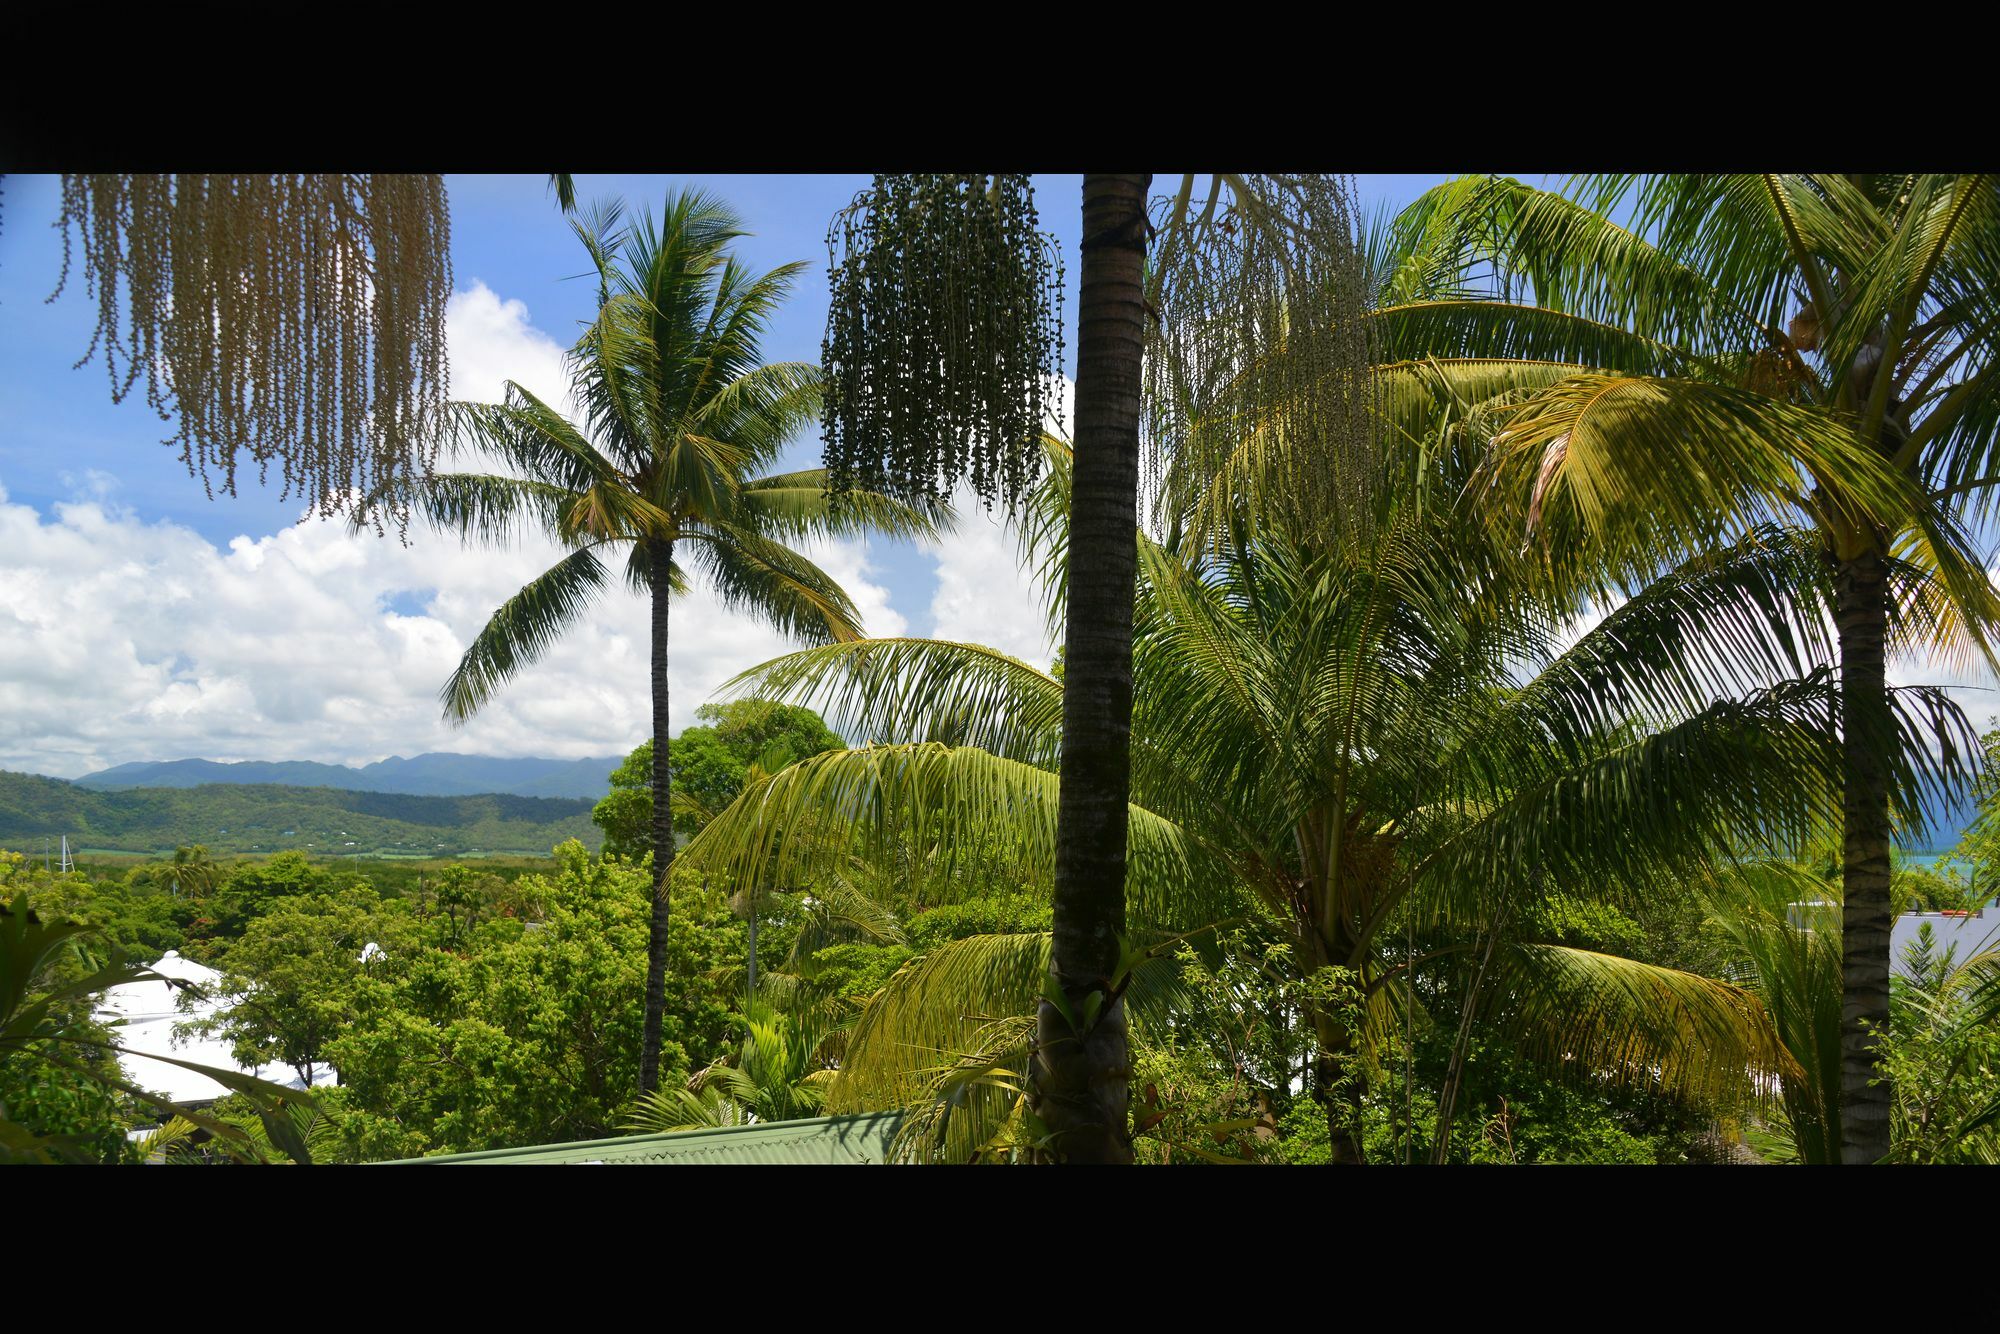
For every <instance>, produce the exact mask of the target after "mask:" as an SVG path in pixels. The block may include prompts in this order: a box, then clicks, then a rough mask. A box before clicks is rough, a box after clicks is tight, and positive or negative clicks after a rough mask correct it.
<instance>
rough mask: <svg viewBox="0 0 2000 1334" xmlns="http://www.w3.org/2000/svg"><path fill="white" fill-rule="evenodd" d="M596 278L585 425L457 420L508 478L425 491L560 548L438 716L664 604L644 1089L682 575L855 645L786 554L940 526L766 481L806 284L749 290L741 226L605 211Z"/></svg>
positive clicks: (515, 392)
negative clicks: (616, 571)
mask: <svg viewBox="0 0 2000 1334" xmlns="http://www.w3.org/2000/svg"><path fill="white" fill-rule="evenodd" d="M575 230H576V233H577V236H578V238H579V239H580V240H581V241H582V242H583V245H584V247H585V249H586V250H587V251H588V252H589V254H590V257H591V260H592V263H593V265H594V267H595V269H596V271H597V276H598V293H599V305H600V309H599V312H598V315H597V318H596V319H595V320H594V321H593V322H592V323H591V324H590V325H589V327H588V328H587V329H586V330H585V331H584V334H583V336H582V338H581V340H580V341H579V342H578V343H577V345H576V347H575V348H574V349H572V352H571V355H570V367H571V391H572V393H573V395H574V397H575V400H576V402H577V404H578V405H579V407H580V409H581V413H582V417H583V421H584V426H583V427H582V428H579V427H577V426H575V425H573V424H572V423H571V422H570V421H569V420H568V419H567V418H566V417H564V416H563V414H562V413H561V412H560V411H558V410H557V409H556V408H554V407H552V406H550V405H549V404H547V403H544V402H542V401H541V400H540V399H538V398H536V397H535V396H534V395H533V394H531V393H529V392H528V391H526V390H524V389H522V388H521V387H520V386H519V385H514V384H511V383H510V384H509V386H508V390H507V401H506V402H505V403H504V404H493V405H470V404H468V405H461V406H459V408H458V410H457V416H456V419H455V420H456V423H457V426H458V432H459V434H458V439H459V441H460V442H461V443H462V444H464V445H466V446H469V447H470V448H471V449H472V450H474V451H475V452H478V453H483V454H485V455H487V456H488V457H490V458H492V459H493V460H494V461H495V463H497V464H499V465H501V470H499V471H495V472H493V473H485V474H479V473H454V474H448V475H438V476H435V477H431V478H428V479H426V480H425V481H424V482H423V483H422V484H421V485H420V486H418V487H417V488H416V489H415V493H414V494H415V501H414V503H415V505H416V507H417V509H418V512H420V513H421V514H423V515H424V516H425V517H427V518H428V519H430V520H431V521H432V522H434V523H436V524H438V525H440V526H442V527H444V528H446V529H448V530H450V531H454V532H456V533H458V534H459V535H460V536H461V537H463V538H465V539H467V540H481V541H505V540H509V539H511V538H512V537H513V536H514V535H515V534H517V533H518V532H520V531H522V530H523V529H532V530H534V531H536V532H539V533H542V534H545V535H547V536H550V537H553V538H555V539H556V540H557V541H558V542H560V543H561V544H562V545H563V546H564V547H565V548H566V549H567V551H568V554H567V555H565V556H564V557H563V558H562V559H561V560H560V561H558V562H557V563H556V564H555V565H554V566H552V567H551V568H550V569H549V570H548V571H547V572H546V573H544V574H542V575H540V576H538V577H536V578H535V579H534V580H533V581H531V582H530V583H529V584H528V585H527V586H526V587H525V588H523V589H522V590H521V591H520V592H519V593H517V594H516V595H515V596H514V597H512V598H510V599H509V600H508V601H507V602H506V603H505V604H504V605H503V606H502V607H501V608H500V609H499V610H498V611H496V612H495V613H494V615H493V618H492V619H491V620H490V621H489V622H488V623H487V625H486V627H485V628H484V629H483V630H481V631H480V632H479V634H478V635H477V636H476V637H475V638H474V640H473V642H472V644H471V646H470V647H469V648H468V649H467V650H466V652H465V656H464V658H463V659H462V660H461V662H460V663H459V666H458V670H457V671H455V672H454V673H453V674H452V677H451V680H450V681H449V682H448V683H447V685H446V686H445V689H444V701H445V711H446V714H447V715H448V716H450V717H452V718H454V719H459V720H463V719H465V718H467V717H470V716H471V715H472V714H473V713H474V712H476V711H477V710H478V709H479V708H480V706H481V705H483V704H484V703H485V702H486V700H487V699H488V698H490V696H491V695H492V693H493V692H494V691H495V690H497V689H498V688H499V687H500V686H501V684H502V683H503V682H505V681H506V680H507V679H508V678H509V677H511V676H513V675H514V673H515V672H517V671H519V670H520V669H521V668H522V667H524V666H526V665H527V664H529V663H530V662H532V661H534V659H535V658H536V657H538V656H539V655H540V653H541V652H542V650H544V649H545V648H546V647H547V646H548V645H549V644H550V643H552V642H553V641H554V640H555V639H556V637H557V636H559V635H560V634H561V632H562V630H563V629H564V627H566V626H567V625H569V624H571V623H573V622H574V621H575V620H576V619H577V618H578V617H579V616H581V615H582V614H583V613H584V611H585V610H586V608H587V607H588V606H589V604H590V603H591V601H592V600H593V599H594V598H595V597H596V596H597V595H598V594H600V593H602V592H603V591H604V590H605V588H606V587H608V586H609V584H610V582H611V580H612V577H613V576H612V573H611V571H610V570H609V568H608V567H607V566H606V564H605V563H604V557H605V555H607V554H610V553H611V552H612V551H615V550H623V551H624V552H625V553H626V557H627V559H626V565H625V571H624V573H625V579H626V581H627V583H628V584H630V585H631V586H632V587H633V588H634V589H637V590H639V591H641V592H642V593H644V594H645V595H646V596H647V597H648V598H649V599H650V600H651V603H652V626H653V630H652V636H653V646H652V677H653V686H652V696H653V697H652V709H653V739H652V740H653V754H652V762H653V775H652V790H653V794H654V812H653V843H654V846H655V848H656V849H658V850H659V851H658V852H657V853H656V855H655V858H654V864H653V890H654V905H653V911H652V924H651V927H650V933H651V944H650V946H649V965H648V977H647V985H646V996H645V1003H644V1006H643V1012H644V1015H645V1041H644V1048H643V1052H642V1055H641V1059H640V1063H639V1071H638V1074H639V1085H640V1089H641V1091H642V1092H643V1091H648V1090H651V1089H652V1088H654V1087H655V1086H656V1085H657V1083H658V1076H659V1064H660V1052H661V1043H662V1041H663V1035H662V1022H663V1016H664V1013H665V1005H666V982H665V969H666V963H667V954H668V932H669V929H670V928H669V911H668V907H669V887H670V885H671V881H672V864H673V855H672V848H671V846H669V845H670V844H671V842H672V833H671V817H670V813H669V810H668V794H670V793H671V791H672V788H673V783H672V765H671V756H670V748H669V741H668V736H667V719H668V716H669V715H668V704H669V701H668V693H667V685H668V683H667V663H668V626H669V607H670V604H671V601H672V599H673V597H674V596H675V595H676V594H678V593H683V592H685V591H687V589H688V587H689V579H688V575H689V567H690V566H691V567H692V568H693V569H695V570H698V571H700V572H701V573H702V574H703V575H705V576H706V577H707V579H708V581H709V582H710V584H711V585H712V587H713V589H714V591H715V592H716V594H717V595H718V596H719V597H720V598H721V599H722V601H723V602H724V603H725V604H726V605H728V606H731V607H734V608H737V609H741V610H744V611H747V612H751V613H754V614H756V615H759V616H761V617H763V618H765V619H767V620H769V621H770V622H772V623H773V624H774V625H776V626H777V627H778V628H779V629H781V630H783V631H785V632H786V633H788V634H792V635H796V636H798V637H800V638H802V639H805V640H807V641H816V642H826V641H829V640H843V639H852V638H855V637H856V636H857V635H859V633H860V625H859V616H858V614H857V613H856V612H855V609H854V606H853V603H852V602H851V601H850V600H849V599H848V597H847V595H846V593H844V592H843V591H842V590H841V589H840V587H839V585H838V584H836V583H835V582H834V581H833V579H832V578H831V577H830V576H828V575H827V574H826V572H825V571H823V570H821V569H820V568H819V567H818V566H817V565H815V564H813V563H812V562H811V561H810V560H808V559H806V558H805V557H804V556H802V555H800V554H799V552H798V551H796V550H795V549H793V548H792V547H791V546H789V545H787V543H789V542H793V541H798V540H802V539H807V538H812V537H826V536H844V535H852V534H861V533H878V532H879V533H888V534H891V535H895V536H904V537H928V536H933V535H935V534H936V533H937V531H938V522H939V520H940V519H941V518H942V517H943V512H942V511H941V510H937V509H932V508H919V507H915V506H912V505H908V504H904V503H902V502H901V501H899V500H895V499H892V498H890V497H887V496H883V495H878V494H872V493H867V492H854V493H849V494H848V495H846V496H844V497H843V498H842V499H841V500H840V501H839V502H838V503H834V502H831V501H830V500H829V499H828V497H827V496H826V494H825V478H824V476H823V474H822V473H820V472H818V471H808V472H796V473H786V474H777V475H768V476H759V475H758V473H759V471H760V470H761V469H763V468H765V467H768V466H769V465H770V464H771V463H773V462H774V461H775V460H776V458H777V456H778V453H779V451H780V450H781V449H782V448H783V446H784V445H785V443H786V442H787V441H788V440H789V439H790V438H791V436H792V435H793V434H794V433H795V432H796V431H797V430H798V429H799V428H801V427H803V426H805V425H807V424H809V423H810V422H811V421H812V420H813V419H814V418H815V417H816V416H817V413H818V409H819V394H820V379H819V375H818V372H817V371H816V369H815V368H813V367H811V366H808V365H798V364H791V363H781V364H774V365H761V364H759V359H758V345H759V342H760V340H761V336H762V334H763V331H764V327H765V325H766V323H767V322H768V320H769V319H770V317H771V314H772V313H773V312H774V311H775V310H776V309H777V307H778V305H779V303H780V302H781V301H782V300H783V298H784V296H785V294H786V292H787V291H788V290H789V288H790V285H791V282H792V280H793V278H794V277H795V276H796V275H797V273H798V271H799V269H800V267H801V266H799V265H796V264H793V265H786V266H784V267H781V268H779V269H777V270H774V271H773V272H771V273H768V274H764V275H761V276H754V275H752V274H751V273H749V272H748V271H747V270H746V269H744V268H743V266H742V265H741V264H740V263H738V262H737V261H735V260H734V259H731V258H729V256H728V255H727V253H726V252H727V247H728V244H729V242H730V241H732V240H734V239H735V238H736V237H738V236H740V235H741V234H742V230H741V226H740V224H739V223H738V222H737V220H736V218H735V216H734V215H733V214H731V213H730V212H729V211H728V210H727V209H725V208H724V207H723V206H722V205H721V204H719V203H717V202H715V201H714V200H712V199H710V198H708V197H707V196H705V195H702V194H700V193H698V192H687V193H683V194H680V195H677V196H675V197H673V198H671V199H669V200H668V201H667V206H666V210H665V214H664V217H663V219H662V220H661V222H660V223H659V224H657V225H656V224H655V223H654V222H653V221H652V220H651V218H647V219H644V220H642V221H641V222H640V223H638V224H637V225H635V226H633V227H630V228H625V227H622V226H621V225H620V222H619V213H618V210H616V209H615V208H608V209H601V210H599V211H598V212H597V213H596V214H595V215H594V216H593V217H591V218H590V219H588V220H587V221H584V222H581V223H578V224H576V225H575Z"/></svg>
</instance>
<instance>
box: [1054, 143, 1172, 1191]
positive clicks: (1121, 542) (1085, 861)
mask: <svg viewBox="0 0 2000 1334" xmlns="http://www.w3.org/2000/svg"><path fill="white" fill-rule="evenodd" d="M1152 179H1153V178H1152V176H1151V175H1150V174H1146V175H1129V176H1114V175H1101V174H1098V175H1088V176H1085V177H1084V178H1083V243H1082V246H1081V250H1082V255H1083V259H1082V265H1081V268H1082V275H1081V278H1080V281H1079V284H1078V294H1079V295H1078V298H1077V348H1076V462H1075V473H1074V478H1073V483H1072V492H1071V502H1070V504H1071V510H1070V539H1069V541H1070V546H1069V598H1068V613H1067V623H1066V626H1065V630H1064V640H1063V642H1064V646H1065V647H1064V654H1065V666H1064V673H1063V731H1062V778H1061V788H1060V795H1059V798H1058V806H1057V815H1056V883H1055V905H1054V907H1055V922H1054V928H1055V929H1054V942H1053V946H1052V949H1051V953H1050V956H1049V974H1050V977H1051V979H1052V981H1053V982H1054V983H1055V985H1056V986H1057V987H1060V988H1061V992H1062V996H1063V1000H1064V1004H1063V1005H1062V1006H1061V1007H1058V1006H1056V1005H1055V1004H1053V1003H1051V1002H1050V1001H1049V1000H1044V1001H1043V1002H1042V1006H1041V1011H1040V1014H1039V1017H1038V1024H1037V1029H1038V1032H1037V1041H1036V1052H1035V1059H1034V1061H1033V1063H1032V1065H1031V1067H1030V1072H1029V1095H1028V1096H1029V1104H1030V1106H1031V1107H1032V1108H1033V1110H1034V1112H1035V1114H1036V1116H1037V1117H1039V1118H1040V1120H1041V1122H1042V1125H1043V1127H1044V1130H1045V1132H1046V1133H1047V1135H1048V1139H1047V1140H1046V1141H1045V1146H1046V1147H1045V1148H1044V1149H1043V1150H1041V1151H1040V1152H1038V1154H1037V1155H1036V1157H1037V1159H1038V1161H1042V1162H1068V1163H1130V1162H1131V1161H1132V1137H1131V1130H1130V1105H1131V1088H1130V1080H1131V1059H1130V1054H1129V1051H1128V1047H1127V1041H1126V1032H1125V1010H1124V1003H1123V1001H1122V1000H1121V999H1120V998H1119V996H1118V995H1117V994H1116V990H1115V983H1114V980H1113V975H1114V974H1115V973H1116V972H1117V968H1118V961H1119V955H1120V952H1121V950H1122V948H1123V939H1124V933H1125V839H1126V820H1127V814H1126V807H1127V801H1128V799H1129V797H1130V793H1131V785H1132V782H1131V780H1132V760H1131V750H1130V741H1131V733H1132V599H1133V595H1134V592H1135V590H1136V587H1137V576H1138V544H1137V542H1136V540H1135V534H1136V533H1137V530H1138V526H1139V384H1140V369H1141V357H1142V348H1143V345H1144V341H1145V289H1144V281H1145V262H1146V232H1147V222H1146V191H1147V188H1148V187H1149V186H1150V185H1151V184H1152ZM1093 997H1095V999H1093ZM1065 1011H1067V1013H1066V1014H1065Z"/></svg>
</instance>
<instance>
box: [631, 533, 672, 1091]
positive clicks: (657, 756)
mask: <svg viewBox="0 0 2000 1334" xmlns="http://www.w3.org/2000/svg"><path fill="white" fill-rule="evenodd" d="M649 554H650V555H651V557H652V583H653V913H652V924H651V931H650V933H649V934H648V936H647V939H646V1029H645V1036H644V1038H643V1039H642V1041H641V1045H640V1050H639V1092H641V1093H651V1092H652V1091H653V1090H654V1089H655V1088H657V1087H659V1082H660V1028H661V1025H662V1024H663V1023H664V1022H665V1018H666V1011H667V910H668V907H669V905H670V902H671V894H670V890H671V885H672V877H673V869H674V815H673V801H672V799H671V797H670V796H669V794H670V793H671V792H672V791H673V777H674V774H673V757H672V755H671V754H670V752H669V750H668V744H669V743H668V740H667V703H668V699H667V612H668V608H669V605H670V601H669V600H670V598H671V597H672V590H671V589H670V588H669V587H668V586H667V572H668V570H669V569H671V568H672V566H673V561H674V548H673V544H672V543H670V542H669V543H661V544H658V545H657V546H655V547H654V549H653V550H652V551H651V552H650V553H649Z"/></svg>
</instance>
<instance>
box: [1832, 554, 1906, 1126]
mask: <svg viewBox="0 0 2000 1334" xmlns="http://www.w3.org/2000/svg"><path fill="white" fill-rule="evenodd" d="M1834 620H1835V624H1836V625H1837V627H1838V629H1839V632H1840V726H1841V747H1842V752H1843V755H1842V767H1843V770H1844V773H1845V789H1844V793H1843V802H1844V816H1845V830H1844V835H1843V840H1842V850H1841V851H1842V867H1841V887H1842V907H1841V915H1840V932H1841V934H1840V953H1841V1007H1840V1106H1841V1112H1840V1141H1841V1143H1840V1161H1841V1162H1843V1163H1874V1162H1879V1161H1881V1160H1882V1159H1883V1158H1884V1157H1886V1156H1887V1155H1888V1152H1889V1100H1890V1092H1889V1087H1888V1085H1887V1084H1886V1083H1884V1082H1877V1081H1878V1080H1880V1079H1881V1072H1880V1071H1879V1069H1878V1068H1877V1061H1876V1056H1875V1041H1876V1035H1877V1034H1878V1033H1879V1032H1881V1031H1882V1030H1883V1029H1885V1028H1886V1027H1887V1026H1888V1022H1889V931H1890V925H1891V922H1890V913H1889V763H1888V760H1889V755H1890V754H1891V750H1892V746H1893V740H1892V737H1891V734H1890V731H1889V727H1888V722H1889V714H1888V676H1887V671H1886V668H1885V664H1884V659H1883V644H1884V641H1885V639H1886V638H1887V636H1888V627H1889V588H1888V581H1887V571H1886V570H1885V568H1884V563H1883V559H1882V554H1881V547H1880V545H1879V543H1870V544H1869V545H1868V547H1867V548H1866V549H1865V550H1863V551H1862V552H1861V554H1859V555H1858V556H1853V557H1845V558H1842V559H1841V560H1840V561H1839V565H1838V568H1837V570H1836V572H1835V582H1834Z"/></svg>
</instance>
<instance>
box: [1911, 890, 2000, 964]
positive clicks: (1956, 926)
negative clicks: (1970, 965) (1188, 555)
mask: <svg viewBox="0 0 2000 1334" xmlns="http://www.w3.org/2000/svg"><path fill="white" fill-rule="evenodd" d="M1926 926H1928V927H1930V929H1931V939H1932V940H1933V941H1935V942H1936V949H1937V952H1938V953H1939V954H1940V955H1942V954H1943V953H1944V952H1945V950H1946V949H1951V950H1953V954H1952V962H1954V963H1961V964H1962V963H1964V962H1965V961H1966V960H1967V959H1970V958H1971V957H1972V956H1973V955H1975V954H1980V953H1983V952H1984V951H1986V950H1991V949H2000V905H1996V904H1990V903H1988V904H1981V905H1980V906H1979V907H1977V908H1975V909H1973V910H1972V911H1971V912H1959V913H1944V912H1906V913H1904V914H1903V915H1902V916H1901V917H1898V918H1897V919H1896V920H1895V922H1894V923H1893V924H1892V925H1891V926H1890V928H1889V951H1890V953H1889V959H1890V967H1892V968H1893V969H1894V970H1895V971H1896V972H1898V973H1901V974H1903V975H1904V976H1905V977H1907V976H1909V972H1910V970H1909V967H1908V966H1907V965H1906V964H1905V963H1904V962H1903V951H1904V950H1906V949H1908V948H1909V947H1910V946H1911V945H1913V944H1915V943H1916V939H1917V933H1918V932H1920V931H1922V930H1923V928H1924V927H1926Z"/></svg>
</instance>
